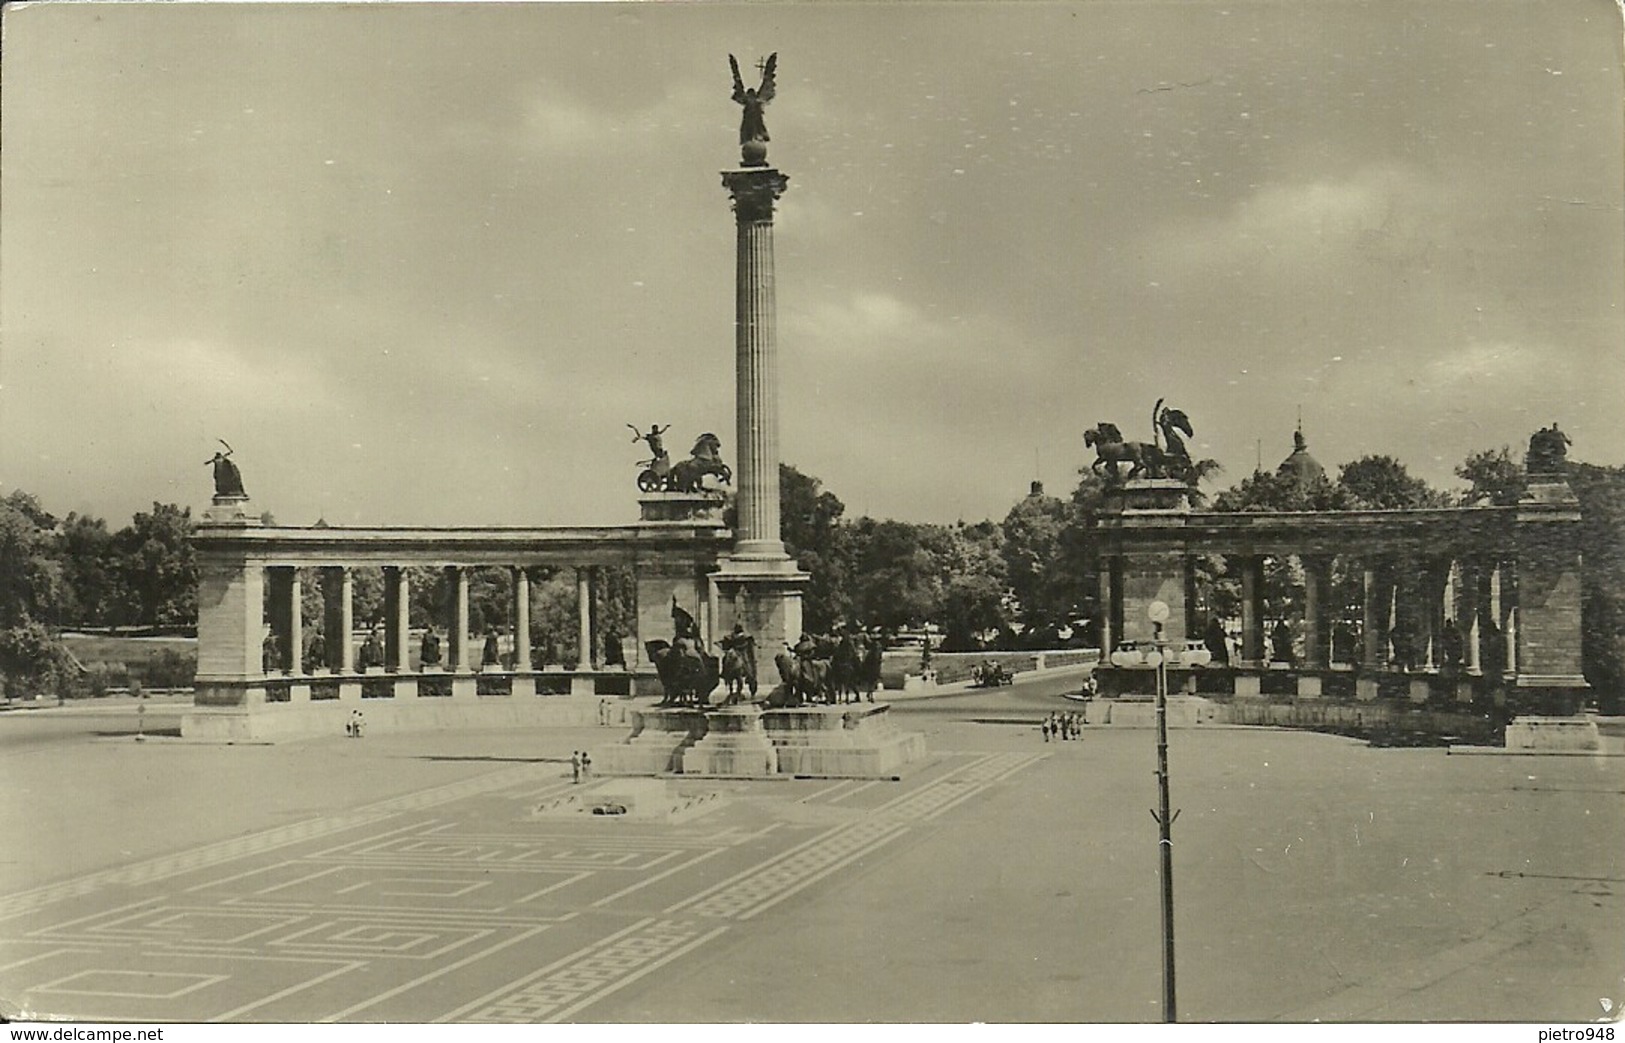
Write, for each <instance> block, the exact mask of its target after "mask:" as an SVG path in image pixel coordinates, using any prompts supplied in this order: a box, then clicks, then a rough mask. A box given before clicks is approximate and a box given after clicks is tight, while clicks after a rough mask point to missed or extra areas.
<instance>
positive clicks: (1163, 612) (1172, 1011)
mask: <svg viewBox="0 0 1625 1043" xmlns="http://www.w3.org/2000/svg"><path fill="white" fill-rule="evenodd" d="M1147 615H1149V616H1150V617H1151V628H1152V638H1151V651H1150V652H1149V653H1147V654H1146V659H1148V660H1150V662H1151V665H1152V666H1153V667H1154V668H1155V669H1156V672H1157V810H1156V811H1155V812H1153V815H1154V816H1155V818H1156V820H1157V829H1158V840H1157V847H1158V851H1159V852H1160V855H1161V867H1160V876H1161V878H1162V1020H1163V1021H1164V1022H1166V1023H1168V1024H1170V1025H1171V1024H1173V1023H1174V1022H1176V1021H1178V1020H1179V1015H1178V1013H1177V1011H1176V1007H1175V1002H1174V838H1173V825H1174V817H1175V816H1176V815H1178V812H1172V813H1170V811H1169V807H1168V803H1169V798H1168V644H1167V642H1166V641H1164V640H1163V639H1162V624H1163V623H1164V622H1165V621H1166V620H1167V619H1168V606H1167V605H1166V604H1165V603H1163V602H1161V601H1153V602H1152V603H1151V605H1150V608H1149V609H1148V610H1147Z"/></svg>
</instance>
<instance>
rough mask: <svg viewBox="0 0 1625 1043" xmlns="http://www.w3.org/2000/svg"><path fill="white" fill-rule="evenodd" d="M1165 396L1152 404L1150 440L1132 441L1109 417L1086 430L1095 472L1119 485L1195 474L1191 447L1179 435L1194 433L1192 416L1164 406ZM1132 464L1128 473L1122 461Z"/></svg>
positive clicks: (1113, 484) (1189, 477)
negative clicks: (1145, 479)
mask: <svg viewBox="0 0 1625 1043" xmlns="http://www.w3.org/2000/svg"><path fill="white" fill-rule="evenodd" d="M1163 401H1164V400H1163V399H1160V398H1159V399H1157V404H1156V405H1155V406H1152V407H1151V430H1152V436H1151V437H1152V440H1151V441H1150V442H1130V441H1128V440H1126V439H1125V438H1124V437H1123V432H1122V431H1121V430H1120V429H1119V428H1118V426H1117V425H1116V424H1113V423H1111V422H1110V421H1101V422H1100V423H1098V424H1096V425H1095V426H1094V427H1092V428H1090V429H1089V430H1088V431H1085V432H1084V433H1083V444H1084V445H1086V446H1092V447H1094V450H1095V462H1094V464H1093V465H1092V467H1093V470H1094V472H1095V473H1096V474H1098V475H1101V476H1102V477H1103V478H1105V479H1106V483H1107V485H1109V486H1118V485H1121V484H1123V483H1124V482H1126V481H1129V480H1131V479H1134V478H1140V477H1142V476H1143V477H1146V478H1173V479H1176V480H1178V481H1183V482H1189V481H1190V480H1191V479H1192V477H1193V475H1194V467H1193V465H1192V463H1191V456H1190V451H1189V450H1187V449H1186V448H1185V440H1184V438H1181V437H1180V434H1181V433H1182V432H1183V434H1184V435H1185V436H1186V437H1191V436H1193V435H1194V433H1195V431H1194V429H1193V428H1192V427H1191V422H1190V418H1189V417H1187V416H1186V415H1185V413H1184V411H1183V410H1179V409H1172V408H1167V407H1165V406H1163ZM1125 463H1126V464H1128V465H1129V470H1128V473H1127V474H1124V473H1123V472H1122V470H1121V465H1123V464H1125Z"/></svg>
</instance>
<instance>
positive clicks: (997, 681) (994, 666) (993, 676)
mask: <svg viewBox="0 0 1625 1043" xmlns="http://www.w3.org/2000/svg"><path fill="white" fill-rule="evenodd" d="M970 676H971V683H972V684H974V685H975V686H976V687H978V688H997V687H998V686H999V685H1005V684H1015V683H1016V679H1015V678H1014V677H1012V676H1010V671H1009V670H1006V669H1005V668H1004V664H1003V663H996V662H994V661H993V660H991V659H989V660H988V661H987V662H985V663H977V664H976V665H975V666H973V667H971V672H970Z"/></svg>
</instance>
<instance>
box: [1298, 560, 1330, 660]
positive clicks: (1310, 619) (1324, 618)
mask: <svg viewBox="0 0 1625 1043" xmlns="http://www.w3.org/2000/svg"><path fill="white" fill-rule="evenodd" d="M1302 561H1303V580H1304V596H1303V658H1304V664H1305V665H1306V666H1308V667H1310V668H1311V669H1318V670H1324V669H1326V668H1327V667H1329V666H1330V665H1331V661H1332V659H1331V651H1332V650H1331V618H1330V616H1329V615H1328V614H1327V611H1326V609H1327V604H1326V599H1327V595H1328V594H1329V592H1330V590H1331V573H1332V559H1331V558H1330V557H1327V556H1325V555H1313V556H1304V557H1303V558H1302Z"/></svg>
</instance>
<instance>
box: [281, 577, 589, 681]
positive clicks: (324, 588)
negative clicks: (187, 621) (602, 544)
mask: <svg viewBox="0 0 1625 1043" xmlns="http://www.w3.org/2000/svg"><path fill="white" fill-rule="evenodd" d="M481 567H489V566H481ZM507 568H508V572H509V576H510V580H511V596H510V599H509V612H508V619H509V626H510V629H511V632H512V664H511V668H510V669H511V671H512V672H526V671H529V670H530V669H531V660H532V651H533V650H532V647H531V633H530V601H531V594H530V578H531V576H530V569H529V568H527V567H525V566H518V565H513V566H508V567H507ZM443 570H444V574H445V577H446V589H447V590H448V591H449V592H450V596H449V597H448V598H447V604H446V605H445V606H444V609H443V611H442V612H441V613H440V616H439V618H436V619H430V620H426V621H423V622H424V623H425V624H426V625H427V626H429V627H432V628H434V629H435V631H436V632H437V634H438V633H444V634H445V635H446V637H445V647H444V649H443V650H442V651H441V661H440V663H439V664H420V665H429V666H431V667H433V666H439V667H440V668H441V669H443V670H444V671H445V672H448V673H472V672H474V671H476V670H479V669H481V668H488V667H490V666H491V664H488V663H485V662H483V656H482V654H481V649H480V648H479V646H478V644H477V642H476V639H475V635H473V634H472V633H471V632H470V622H469V607H468V606H469V578H470V575H471V573H472V572H473V571H474V569H473V568H472V567H469V566H462V565H446V566H443ZM382 571H383V577H384V601H383V612H382V618H381V619H380V620H378V621H377V623H378V625H379V626H380V627H381V629H382V644H383V648H382V662H381V663H377V664H362V663H361V658H362V651H363V649H364V647H365V645H364V641H365V640H366V639H365V638H363V639H360V640H358V639H357V638H356V636H355V635H356V625H355V624H356V620H355V609H354V598H355V584H354V566H350V565H323V566H320V567H319V568H318V569H317V575H318V577H319V579H318V583H319V587H320V590H321V599H322V612H321V635H322V638H323V640H322V641H321V642H320V644H319V646H316V650H317V651H318V653H319V654H317V655H316V658H315V661H311V662H307V661H306V657H305V655H304V652H305V650H306V648H307V645H308V644H313V643H311V642H308V641H307V636H306V632H305V621H304V612H303V608H302V606H303V595H304V591H303V580H302V579H301V577H300V575H299V572H300V570H299V568H298V567H297V566H294V565H270V566H267V567H266V568H265V579H266V584H267V590H268V595H269V596H268V612H267V615H268V617H269V618H268V620H267V621H266V622H268V623H269V625H270V637H271V642H270V645H269V647H268V648H267V655H266V657H265V658H266V660H267V662H266V663H265V666H266V668H267V670H268V671H277V672H280V673H284V674H293V675H298V674H303V673H307V672H308V673H312V674H320V673H324V672H325V673H335V674H355V673H359V672H363V669H364V665H374V666H377V667H378V668H380V669H382V671H384V672H386V673H406V672H409V671H411V669H412V665H411V664H412V642H411V634H412V618H411V581H410V578H409V570H408V569H407V568H406V567H405V566H401V565H385V566H382ZM575 575H576V616H577V628H576V633H575V635H574V636H575V646H576V656H575V663H576V668H577V669H581V670H587V669H592V670H597V669H600V668H601V667H602V665H603V661H604V655H603V649H602V647H601V645H600V641H599V639H598V637H599V631H600V629H601V628H600V627H599V626H598V625H597V623H598V621H597V619H596V618H595V616H596V613H595V611H594V605H595V604H596V602H597V595H598V590H599V588H600V570H599V568H598V567H597V566H589V565H583V566H577V567H576V568H575ZM539 665H542V666H545V665H547V664H539Z"/></svg>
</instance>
